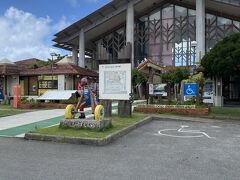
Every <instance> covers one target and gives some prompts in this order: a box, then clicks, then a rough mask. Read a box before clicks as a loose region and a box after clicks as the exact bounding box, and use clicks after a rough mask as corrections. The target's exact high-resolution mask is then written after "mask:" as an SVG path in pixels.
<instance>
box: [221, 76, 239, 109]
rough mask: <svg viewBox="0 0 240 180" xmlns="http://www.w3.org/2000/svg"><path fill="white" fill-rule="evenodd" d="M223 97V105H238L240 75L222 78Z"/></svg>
mask: <svg viewBox="0 0 240 180" xmlns="http://www.w3.org/2000/svg"><path fill="white" fill-rule="evenodd" d="M223 97H224V104H225V105H240V77H239V76H236V77H231V78H225V79H223Z"/></svg>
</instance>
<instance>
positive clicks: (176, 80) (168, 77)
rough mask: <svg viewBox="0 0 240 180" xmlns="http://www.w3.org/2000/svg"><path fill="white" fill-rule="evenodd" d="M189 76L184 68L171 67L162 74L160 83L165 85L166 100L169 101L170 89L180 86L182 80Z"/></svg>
mask: <svg viewBox="0 0 240 180" xmlns="http://www.w3.org/2000/svg"><path fill="white" fill-rule="evenodd" d="M189 76H190V73H189V70H188V69H187V68H186V67H171V68H170V69H168V70H167V72H166V73H164V74H162V82H163V83H167V93H168V99H169V100H171V89H172V88H173V86H174V84H180V83H181V81H182V80H183V79H187V78H188V77H189Z"/></svg>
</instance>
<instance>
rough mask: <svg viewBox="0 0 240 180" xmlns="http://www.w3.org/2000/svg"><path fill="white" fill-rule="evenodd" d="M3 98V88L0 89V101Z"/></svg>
mask: <svg viewBox="0 0 240 180" xmlns="http://www.w3.org/2000/svg"><path fill="white" fill-rule="evenodd" d="M3 100H4V95H3V90H2V89H0V101H3Z"/></svg>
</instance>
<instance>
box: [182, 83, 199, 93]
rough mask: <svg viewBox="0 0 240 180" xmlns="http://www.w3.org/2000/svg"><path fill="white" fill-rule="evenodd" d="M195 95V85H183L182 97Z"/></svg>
mask: <svg viewBox="0 0 240 180" xmlns="http://www.w3.org/2000/svg"><path fill="white" fill-rule="evenodd" d="M196 95H197V84H196V83H186V84H184V96H196Z"/></svg>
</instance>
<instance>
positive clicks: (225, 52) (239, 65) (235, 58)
mask: <svg viewBox="0 0 240 180" xmlns="http://www.w3.org/2000/svg"><path fill="white" fill-rule="evenodd" d="M201 65H202V66H203V67H204V74H205V76H207V77H223V78H224V77H230V76H233V75H240V33H236V34H233V35H231V36H228V37H225V38H224V39H223V40H222V41H220V42H218V43H217V44H216V45H215V46H214V48H212V49H211V50H210V52H209V53H207V54H206V55H205V56H204V57H203V59H202V61H201Z"/></svg>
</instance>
